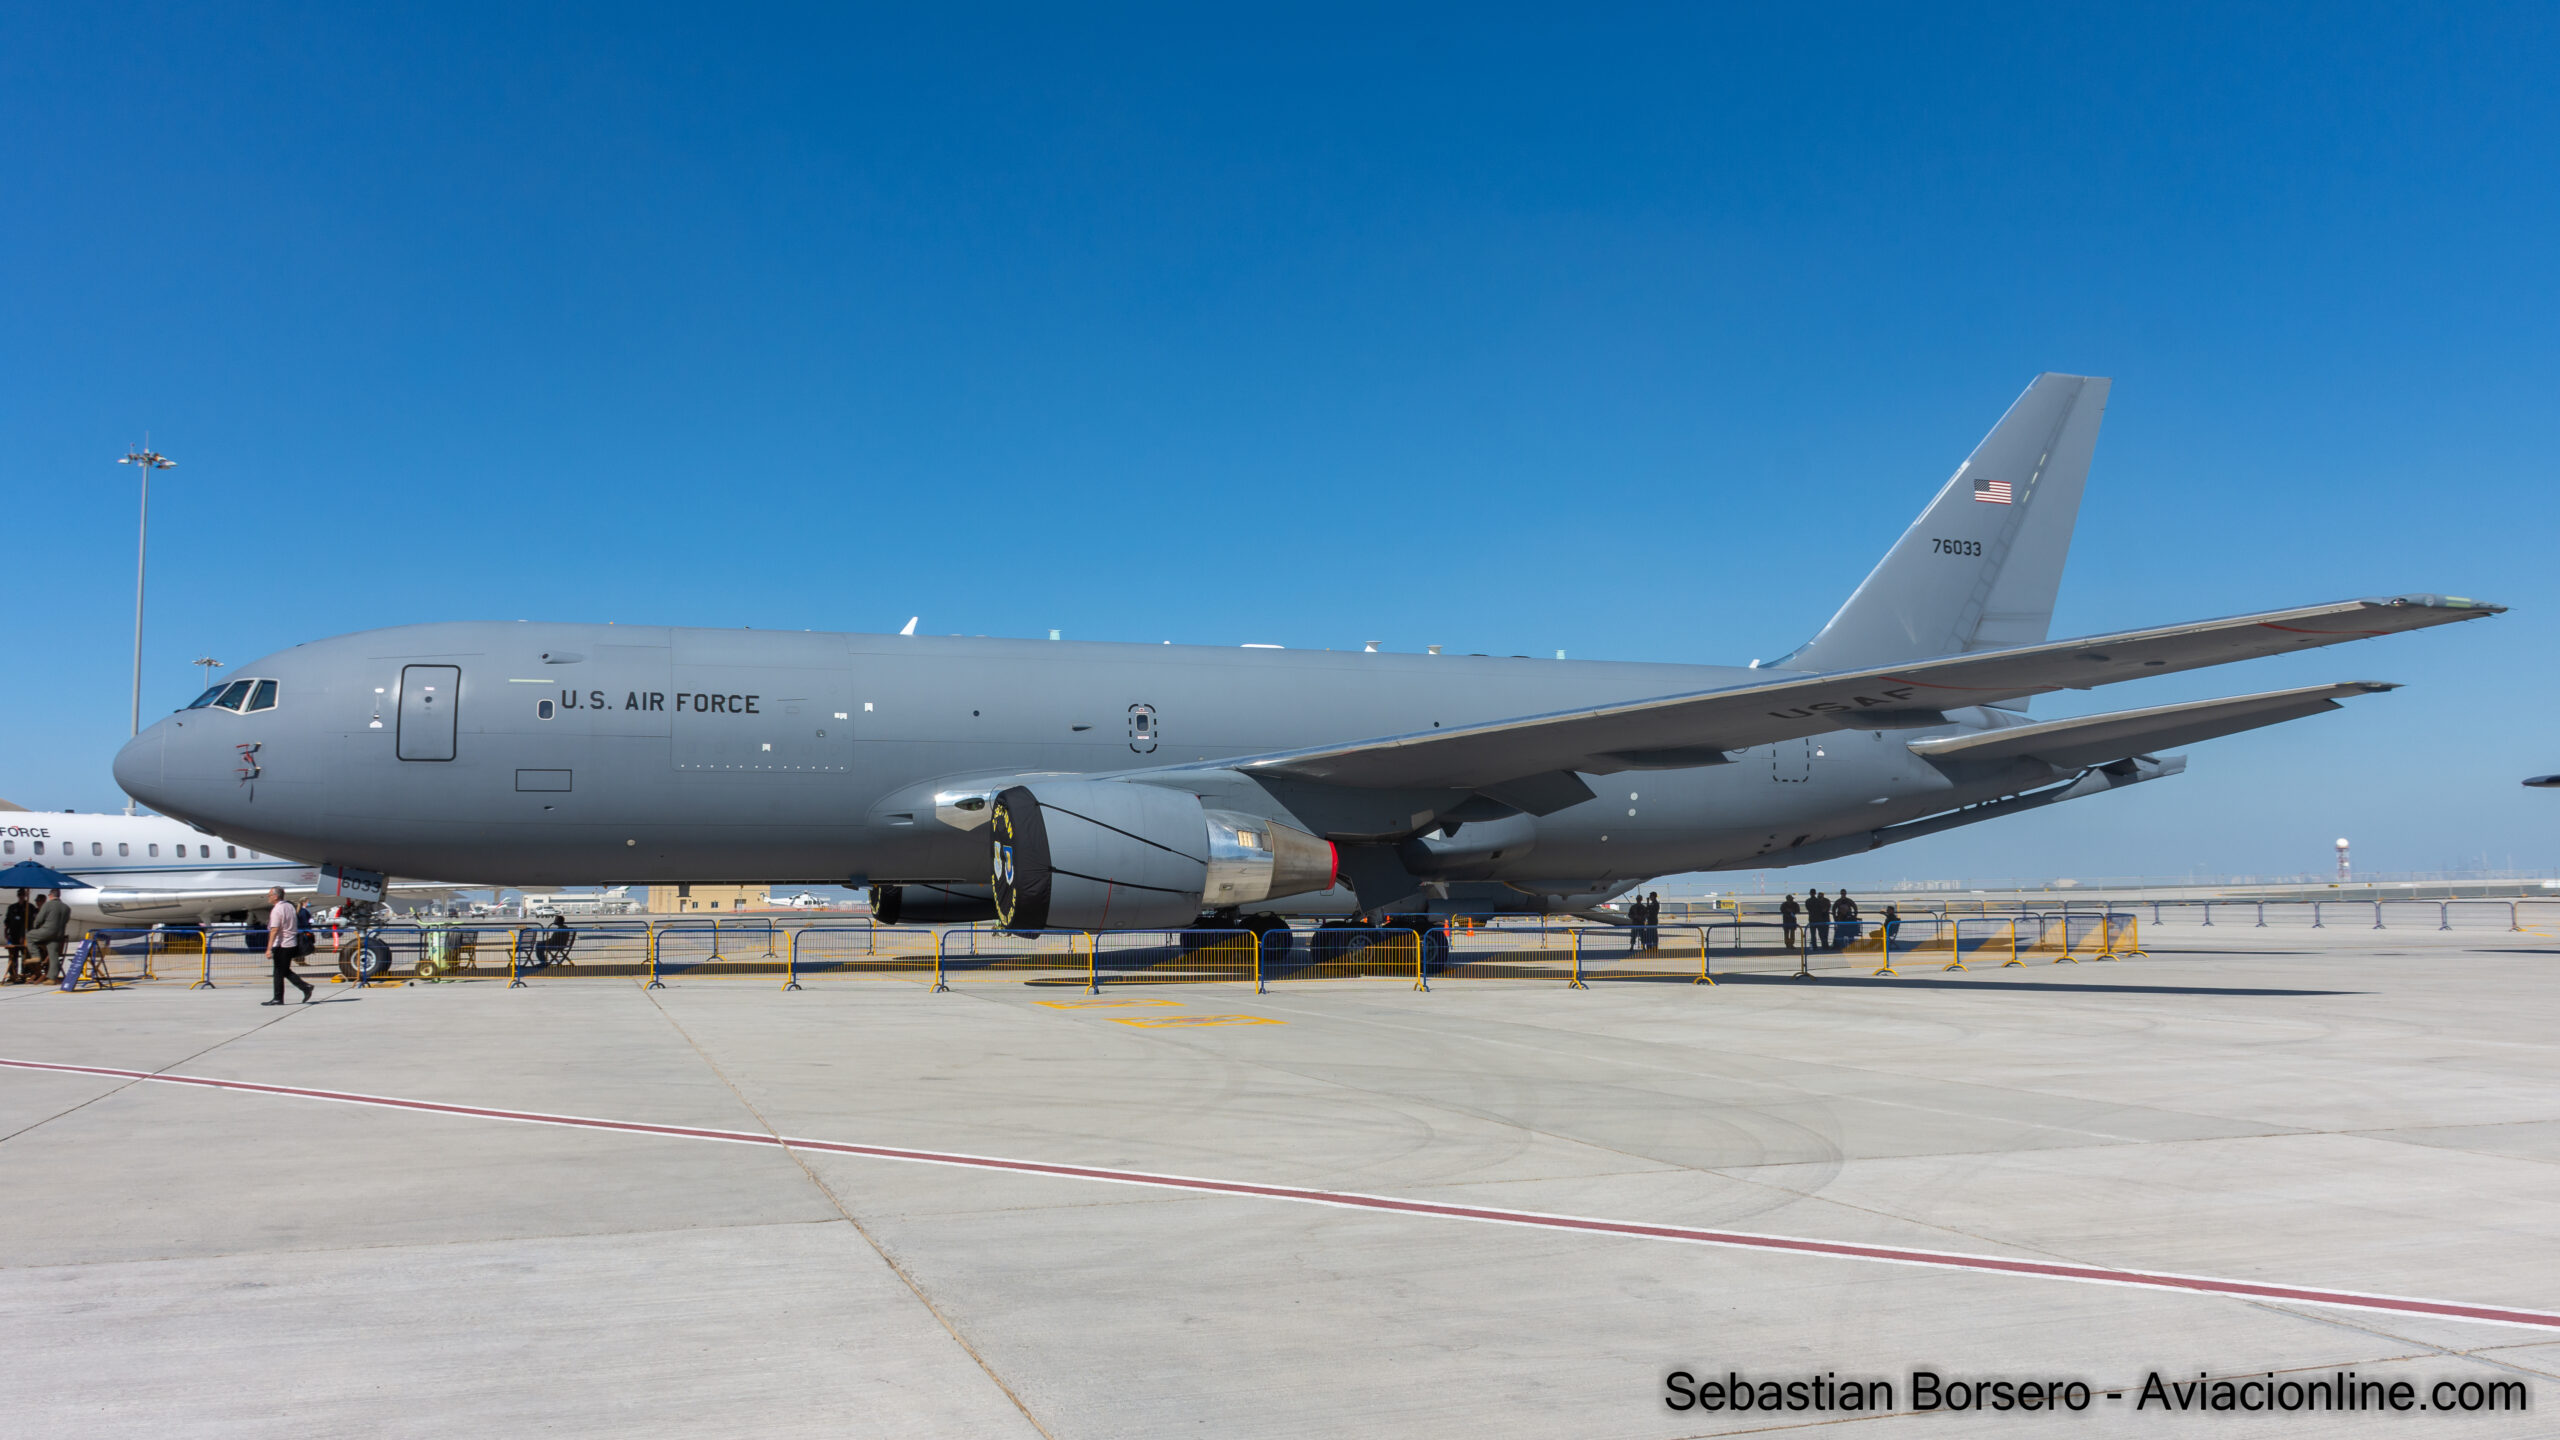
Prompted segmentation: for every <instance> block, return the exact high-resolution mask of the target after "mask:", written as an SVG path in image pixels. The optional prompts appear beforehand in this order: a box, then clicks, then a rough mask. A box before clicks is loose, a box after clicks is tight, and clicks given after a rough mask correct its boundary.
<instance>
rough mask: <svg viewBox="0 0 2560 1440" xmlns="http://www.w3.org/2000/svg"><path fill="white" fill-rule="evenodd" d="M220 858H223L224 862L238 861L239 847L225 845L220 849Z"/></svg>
mask: <svg viewBox="0 0 2560 1440" xmlns="http://www.w3.org/2000/svg"><path fill="white" fill-rule="evenodd" d="M222 858H223V859H225V860H237V859H239V858H240V847H239V846H237V845H225V846H223V847H222Z"/></svg>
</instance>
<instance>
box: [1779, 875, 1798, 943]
mask: <svg viewBox="0 0 2560 1440" xmlns="http://www.w3.org/2000/svg"><path fill="white" fill-rule="evenodd" d="M1803 913H1804V907H1803V906H1801V905H1798V904H1797V903H1796V892H1794V891H1793V890H1790V891H1788V892H1787V903H1785V904H1783V905H1781V906H1779V907H1778V927H1779V930H1780V933H1781V934H1782V935H1783V936H1784V937H1785V943H1786V947H1787V948H1788V949H1790V950H1793V949H1794V948H1796V917H1797V916H1799V915H1802V914H1803Z"/></svg>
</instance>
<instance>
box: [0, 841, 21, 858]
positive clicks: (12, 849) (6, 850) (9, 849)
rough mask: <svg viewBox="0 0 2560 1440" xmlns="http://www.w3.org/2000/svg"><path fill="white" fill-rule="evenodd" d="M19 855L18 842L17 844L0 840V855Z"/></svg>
mask: <svg viewBox="0 0 2560 1440" xmlns="http://www.w3.org/2000/svg"><path fill="white" fill-rule="evenodd" d="M17 853H18V842H17V841H15V840H0V855H15V854H17Z"/></svg>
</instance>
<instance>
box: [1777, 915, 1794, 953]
mask: <svg viewBox="0 0 2560 1440" xmlns="http://www.w3.org/2000/svg"><path fill="white" fill-rule="evenodd" d="M1778 924H1779V926H1780V927H1781V928H1783V929H1784V930H1785V931H1786V936H1785V940H1786V946H1787V948H1788V949H1790V950H1793V949H1794V948H1796V922H1794V921H1793V920H1781V921H1779V922H1778Z"/></svg>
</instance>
